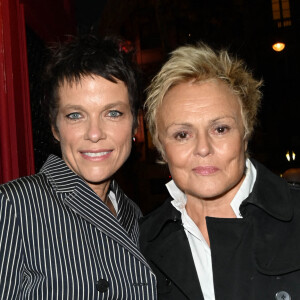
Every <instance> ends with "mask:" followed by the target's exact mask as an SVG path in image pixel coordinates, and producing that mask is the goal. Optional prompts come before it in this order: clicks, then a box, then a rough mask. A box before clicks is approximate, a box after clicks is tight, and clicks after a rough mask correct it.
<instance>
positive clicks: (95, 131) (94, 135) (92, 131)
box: [85, 118, 106, 143]
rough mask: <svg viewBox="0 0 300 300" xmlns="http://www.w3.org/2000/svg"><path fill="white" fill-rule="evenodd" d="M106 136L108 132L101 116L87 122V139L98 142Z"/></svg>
mask: <svg viewBox="0 0 300 300" xmlns="http://www.w3.org/2000/svg"><path fill="white" fill-rule="evenodd" d="M105 138H106V133H105V128H104V124H103V122H101V120H100V119H99V118H93V119H90V120H89V121H88V123H87V128H86V132H85V139H86V140H90V141H92V142H93V143H97V142H98V141H99V140H103V139H105Z"/></svg>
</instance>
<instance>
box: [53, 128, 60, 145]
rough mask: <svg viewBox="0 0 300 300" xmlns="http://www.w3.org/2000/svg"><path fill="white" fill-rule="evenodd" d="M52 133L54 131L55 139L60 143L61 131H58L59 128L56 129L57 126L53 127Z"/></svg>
mask: <svg viewBox="0 0 300 300" xmlns="http://www.w3.org/2000/svg"><path fill="white" fill-rule="evenodd" d="M51 131H52V134H53V136H54V138H55V139H56V140H57V141H58V142H60V137H59V131H58V128H57V127H55V126H53V125H51Z"/></svg>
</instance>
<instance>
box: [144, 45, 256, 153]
mask: <svg viewBox="0 0 300 300" xmlns="http://www.w3.org/2000/svg"><path fill="white" fill-rule="evenodd" d="M209 79H217V80H221V81H222V82H224V83H225V84H226V85H227V86H228V87H229V88H230V89H231V90H232V91H233V93H234V94H236V95H237V96H238V99H239V101H240V104H241V112H242V118H243V123H244V128H245V135H244V137H245V139H247V140H249V138H250V136H251V134H252V133H253V128H254V126H255V125H256V117H257V111H258V108H259V106H260V103H261V98H262V94H261V92H260V87H261V85H262V81H261V80H260V81H258V80H255V79H254V78H253V76H252V73H251V72H250V71H248V70H247V68H246V66H245V64H244V62H243V61H242V60H240V59H237V58H236V57H233V56H231V55H230V54H229V53H228V52H227V51H226V50H221V51H215V50H213V49H212V48H210V47H209V46H207V45H206V44H204V43H198V44H197V45H196V46H193V45H187V46H182V47H179V48H177V49H176V50H174V51H173V52H172V53H171V56H170V59H169V60H168V61H167V62H166V63H165V64H164V65H163V66H162V68H161V70H160V71H159V73H158V74H157V75H156V76H155V77H154V78H153V80H152V81H151V83H150V85H149V87H148V88H147V99H146V102H145V109H146V120H147V124H148V128H149V131H150V133H151V135H152V139H153V143H154V145H155V146H156V148H157V149H158V151H159V152H160V153H161V154H162V155H163V154H164V151H163V149H162V145H161V143H160V141H159V138H158V131H157V118H156V115H157V110H158V108H159V106H160V105H161V103H162V102H163V99H164V97H165V95H166V93H167V92H168V91H169V90H170V89H171V88H172V87H174V86H176V85H178V84H180V83H184V82H188V81H192V82H194V83H199V82H202V81H206V80H209Z"/></svg>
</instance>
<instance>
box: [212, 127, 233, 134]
mask: <svg viewBox="0 0 300 300" xmlns="http://www.w3.org/2000/svg"><path fill="white" fill-rule="evenodd" d="M229 129H230V128H229V127H228V126H218V127H216V128H215V131H216V132H217V134H224V133H226V132H227V131H229Z"/></svg>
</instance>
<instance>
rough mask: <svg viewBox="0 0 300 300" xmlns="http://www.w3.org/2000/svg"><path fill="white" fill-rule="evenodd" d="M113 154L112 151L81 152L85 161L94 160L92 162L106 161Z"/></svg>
mask: <svg viewBox="0 0 300 300" xmlns="http://www.w3.org/2000/svg"><path fill="white" fill-rule="evenodd" d="M111 153H112V150H96V151H91V150H87V151H86V150H84V151H80V154H81V155H82V157H83V158H84V159H87V160H92V161H95V160H103V159H106V158H107V157H109V156H110V154H111Z"/></svg>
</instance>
